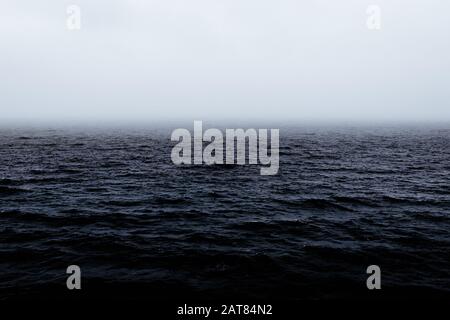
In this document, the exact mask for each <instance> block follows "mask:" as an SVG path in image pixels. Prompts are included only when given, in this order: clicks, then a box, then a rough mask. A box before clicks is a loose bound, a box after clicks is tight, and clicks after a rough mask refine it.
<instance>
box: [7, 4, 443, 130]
mask: <svg viewBox="0 0 450 320" xmlns="http://www.w3.org/2000/svg"><path fill="white" fill-rule="evenodd" d="M70 4H75V5H78V6H79V7H80V8H81V30H79V31H69V30H68V29H67V27H66V19H67V17H68V15H67V13H66V8H67V6H68V5H70ZM370 4H376V5H379V7H380V8H381V19H382V20H381V30H369V29H368V28H367V26H366V20H367V17H368V15H367V13H366V9H367V7H368V6H369V5H370ZM0 117H1V119H6V120H52V121H53V120H63V119H64V120H66V121H67V120H69V121H70V120H82V121H83V120H95V119H126V120H133V119H138V120H155V119H182V118H187V119H198V120H203V119H234V118H236V119H290V120H297V119H298V120H309V119H314V120H318V119H319V120H320V119H325V120H330V119H344V120H354V119H356V120H358V119H365V120H370V119H377V120H383V119H387V120H396V119H397V120H405V119H406V120H446V121H450V2H449V1H448V0H386V1H384V0H383V1H382V0H373V1H365V0H342V1H336V0H302V1H300V0H277V1H274V0H271V1H268V0H128V1H125V0H122V1H118V0H96V1H92V0H71V1H61V0H40V1H35V0H1V1H0Z"/></svg>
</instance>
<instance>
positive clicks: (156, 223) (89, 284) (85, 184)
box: [0, 127, 450, 300]
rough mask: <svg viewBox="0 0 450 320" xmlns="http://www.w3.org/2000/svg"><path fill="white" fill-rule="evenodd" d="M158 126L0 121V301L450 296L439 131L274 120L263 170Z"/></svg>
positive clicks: (445, 175) (449, 169) (446, 133)
mask: <svg viewBox="0 0 450 320" xmlns="http://www.w3.org/2000/svg"><path fill="white" fill-rule="evenodd" d="M170 132H171V130H170V128H169V129H143V130H141V129H140V130H133V129H108V130H106V129H105V130H86V131H83V130H69V129H43V128H41V129H8V128H3V129H0V300H1V299H25V298H39V299H46V298H58V299H66V298H67V299H70V298H72V297H74V295H78V296H77V297H78V298H80V297H81V298H89V299H103V298H106V299H108V298H126V299H133V298H142V299H162V300H164V299H174V298H181V299H190V298H204V299H216V298H217V299H219V298H230V297H231V298H242V299H245V298H248V299H291V300H292V299H294V300H295V299H320V298H358V299H361V298H362V299H364V298H367V297H371V296H374V295H376V296H377V297H380V298H383V297H385V298H400V299H401V298H405V297H406V298H407V297H426V298H429V297H449V296H450V183H449V181H450V179H449V177H450V128H446V127H439V128H435V127H431V128H425V127H424V128H422V127H420V128H414V127H407V128H406V127H379V128H378V127H377V128H375V127H372V128H350V127H349V128H294V127H286V128H281V129H280V138H281V140H280V146H281V148H280V171H279V174H278V175H276V176H261V175H260V174H259V170H260V166H258V165H256V166H255V165H245V166H237V165H227V166H221V165H214V166H206V165H197V166H194V165H191V166H188V165H182V166H176V165H174V164H172V162H171V159H170V153H171V148H172V147H173V145H174V143H173V142H171V141H170ZM73 264H75V265H79V266H80V267H81V270H82V290H81V291H80V292H79V293H74V292H73V291H69V290H67V289H66V278H67V276H68V275H66V268H67V266H69V265H73ZM373 264H374V265H378V266H380V268H381V273H382V290H379V291H377V292H373V291H369V290H368V289H367V287H366V279H367V277H368V275H367V274H366V268H367V267H368V266H369V265H373Z"/></svg>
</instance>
